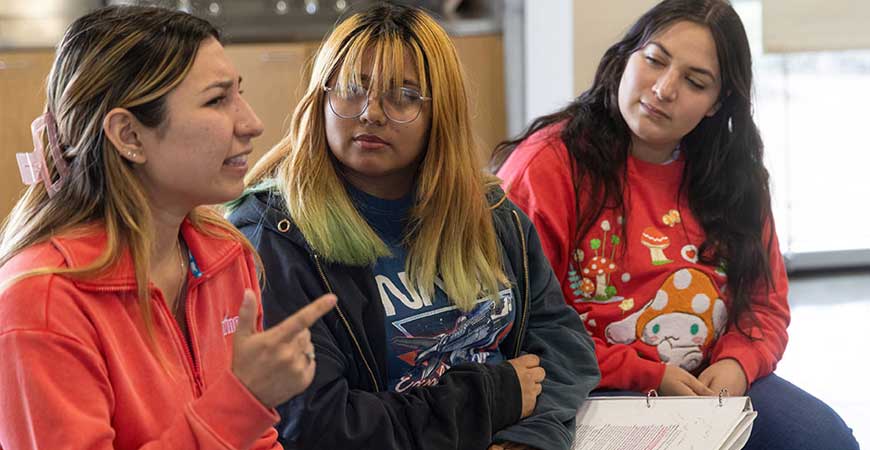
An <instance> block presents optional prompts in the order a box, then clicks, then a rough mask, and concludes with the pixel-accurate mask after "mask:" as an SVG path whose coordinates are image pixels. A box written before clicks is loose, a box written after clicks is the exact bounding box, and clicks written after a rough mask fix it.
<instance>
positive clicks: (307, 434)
mask: <svg viewBox="0 0 870 450" xmlns="http://www.w3.org/2000/svg"><path fill="white" fill-rule="evenodd" d="M241 230H242V232H243V233H244V234H245V235H247V236H248V238H249V239H250V240H251V241H252V243H253V244H254V246H255V247H256V248H257V250H258V251H259V253H260V255H261V258H262V260H263V265H264V271H265V285H264V288H263V309H264V315H265V319H266V325H267V327H268V326H271V325H274V324H275V323H278V322H280V321H281V320H282V319H283V318H285V317H287V316H288V315H289V314H291V313H293V312H294V311H296V310H298V309H299V308H301V307H302V306H304V305H305V304H306V303H307V302H309V301H312V300H313V299H315V298H317V297H319V296H320V295H322V294H323V293H325V288H324V286H323V282H322V281H321V278H320V275H319V273H317V269H316V267H314V266H313V265H312V262H311V259H310V257H309V255H308V254H306V252H305V251H304V250H302V249H300V248H299V247H297V246H295V245H293V244H292V243H290V242H289V241H288V240H287V239H285V238H284V237H283V236H280V235H278V233H277V232H274V231H272V230H269V229H264V228H262V227H260V226H256V225H249V226H243V227H241ZM339 295H340V294H339ZM341 305H342V299H341V298H339V307H341ZM346 309H347V308H346ZM344 319H347V318H346V317H345V318H342V317H341V316H340V315H339V314H338V311H337V310H336V311H333V312H331V313H329V314H327V316H325V317H324V319H323V320H320V321H318V322H317V323H316V324H315V325H314V326H313V327H312V328H311V334H312V342H313V343H314V347H315V351H316V353H317V360H316V361H317V370H316V372H315V376H314V381H313V382H312V385H311V386H310V387H309V388H308V390H307V391H306V392H305V393H304V394H302V395H303V396H304V401H302V402H300V401H298V400H297V401H290V402H288V403H285V404H284V405H281V406H280V407H279V408H278V411H279V413H280V414H281V416H282V420H281V423H280V424H279V426H278V430H279V433H281V434H282V435H283V438H284V444H285V446H287V447H288V448H303V449H378V450H389V449H396V450H399V449H401V450H407V449H438V450H441V449H463V450H464V449H486V448H487V446H488V445H489V444H490V443H491V442H492V435H493V433H494V432H496V431H498V430H500V429H502V428H504V427H506V426H508V425H510V424H512V423H515V422H516V421H517V420H518V419H519V417H520V413H521V409H522V398H521V396H520V387H519V381H518V379H517V376H516V372H515V371H514V369H513V367H512V366H511V365H510V364H509V363H507V362H505V363H502V364H500V365H497V366H488V365H484V364H463V365H459V366H456V367H454V368H452V369H451V370H449V371H448V372H447V373H445V374H444V375H443V376H442V377H441V379H440V380H439V382H438V384H437V385H435V386H429V387H418V388H413V389H410V390H408V391H405V392H403V393H401V394H397V393H393V392H371V391H369V390H365V389H360V388H357V387H355V386H353V385H352V384H351V382H350V381H349V380H352V379H360V378H359V376H357V375H359V374H358V373H357V372H356V371H357V370H359V369H358V367H359V366H358V365H357V364H356V361H355V360H354V358H357V356H356V355H357V354H358V353H357V352H356V351H355V350H354V347H353V346H354V345H355V344H354V343H353V341H352V339H351V337H350V336H349V335H348V332H347V330H346V328H345V326H344V325H343V323H342V321H343V320H344ZM359 344H360V345H362V346H366V345H367V343H365V342H360V343H359ZM276 376H278V375H277V374H276ZM365 376H368V375H365ZM507 393H510V394H507ZM297 399H298V397H297ZM300 405H304V406H300ZM288 438H289V439H288Z"/></svg>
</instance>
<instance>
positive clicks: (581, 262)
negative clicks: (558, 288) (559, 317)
mask: <svg viewBox="0 0 870 450" xmlns="http://www.w3.org/2000/svg"><path fill="white" fill-rule="evenodd" d="M617 223H618V224H620V226H621V225H622V223H623V221H622V217H621V216H620V217H617ZM598 226H599V228H601V231H602V234H601V235H600V236H601V237H600V238H599V237H595V238H592V239H590V240H589V249H590V250H591V251H592V254H591V255H588V256H590V257H591V258H590V259H589V260H588V261H587V260H586V256H587V255H586V253H585V252H584V251H583V250H581V249H576V250H574V253H573V254H572V260H571V261H569V262H568V282H569V283H570V287H571V294H573V301H574V303H580V302H589V301H594V302H597V303H613V302H619V301H622V300H623V297H620V296H618V295H617V294H618V292H617V289H616V286H614V285H613V280H612V277H614V276H617V275H619V274H620V273H621V275H620V276H619V280H621V281H622V282H623V283H627V282H628V281H629V280H630V279H631V274H629V273H628V272H621V270H622V269H621V267H619V265H618V264H617V263H616V261H615V258H616V253H617V249H618V248H619V246H620V245H622V239H621V238H620V237H619V235H618V234H617V233H616V232H613V233H612V234H610V235H609V236H608V233H610V232H611V231H612V227H611V225H610V221H609V220H602V221H601V223H599V225H598ZM608 246H609V248H608Z"/></svg>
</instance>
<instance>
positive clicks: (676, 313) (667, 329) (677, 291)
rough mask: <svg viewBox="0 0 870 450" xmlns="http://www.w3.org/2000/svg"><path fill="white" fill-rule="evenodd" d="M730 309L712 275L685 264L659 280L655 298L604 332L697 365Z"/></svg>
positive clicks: (665, 358) (673, 361)
mask: <svg viewBox="0 0 870 450" xmlns="http://www.w3.org/2000/svg"><path fill="white" fill-rule="evenodd" d="M727 318H728V312H727V309H726V307H725V302H724V301H722V299H720V298H719V294H718V292H717V291H716V287H715V285H714V284H713V282H712V280H710V278H709V277H708V276H707V275H706V274H704V273H703V272H701V271H699V270H696V269H681V270H679V271H677V272H675V273H673V274H671V275H670V276H669V277H668V278H667V279H666V280H665V282H664V283H663V284H662V285H661V287H660V288H659V290H658V292H657V293H656V296H655V298H653V299H652V300H650V302H649V303H647V304H646V305H645V306H644V307H643V308H641V309H640V310H638V311H636V312H635V313H633V314H631V315H629V316H628V317H626V318H625V319H622V320H620V321H617V322H613V323H611V324H610V325H608V326H607V328H605V331H604V334H605V336H606V337H607V341H608V342H610V343H611V344H631V343H632V342H634V341H636V340H640V341H641V342H643V343H646V344H648V345H652V346H654V347H656V349H657V350H658V354H659V358H660V359H661V360H662V362H664V363H667V364H670V365H674V366H679V367H682V368H683V369H685V370H689V371H691V370H694V369H697V368H698V366H700V365H701V363H702V362H703V360H704V349H706V348H707V347H709V346H710V344H711V343H712V342H713V341H714V339H716V338H717V337H718V336H719V335H720V334H722V331H723V330H724V328H725V322H726V320H727Z"/></svg>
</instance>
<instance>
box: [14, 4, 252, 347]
mask: <svg viewBox="0 0 870 450" xmlns="http://www.w3.org/2000/svg"><path fill="white" fill-rule="evenodd" d="M208 38H215V39H218V38H219V34H218V32H217V30H216V29H215V28H214V27H212V26H211V25H210V24H209V23H208V22H206V21H204V20H202V19H198V18H196V17H194V16H191V15H189V14H185V13H181V12H176V11H172V10H168V9H163V8H153V7H138V6H113V7H107V8H102V9H99V10H97V11H94V12H92V13H90V14H87V15H85V16H83V17H81V18H79V19H78V20H76V21H75V22H74V23H73V24H72V25H70V27H69V29H67V31H66V33H65V35H64V37H63V39H62V40H61V42H60V44H59V45H58V49H57V54H56V57H55V60H54V64H53V66H52V68H51V73H50V74H49V77H48V83H47V100H46V106H45V110H46V111H47V112H50V113H51V114H52V115H53V116H54V117H55V119H56V123H57V131H58V144H59V145H58V147H60V151H61V153H60V154H61V155H62V158H63V160H64V161H63V162H61V163H60V164H58V161H55V160H54V159H53V156H52V153H51V152H50V151H48V150H47V149H48V145H46V146H45V147H46V150H45V151H44V157H45V160H46V164H47V166H48V169H49V173H50V176H51V179H52V180H54V181H55V182H57V181H60V184H61V186H60V189H59V190H58V191H57V192H56V193H55V194H54V195H49V192H48V191H47V190H46V187H45V185H43V184H42V183H38V184H34V185H32V186H31V187H30V188H28V189H27V191H26V192H25V193H24V195H23V196H22V198H21V199H20V200H19V201H18V203H17V204H16V205H15V207H14V209H13V210H12V213H11V214H10V215H9V216H8V217H7V218H6V220H5V221H4V223H3V227H2V230H0V266H2V265H3V264H5V263H6V262H7V261H9V260H10V259H11V258H12V257H14V256H15V255H16V254H18V253H19V252H21V251H22V250H24V249H25V248H27V247H29V246H32V245H34V244H38V243H40V242H44V241H46V240H48V239H50V238H51V237H52V236H53V235H58V234H65V233H72V232H74V231H76V230H80V229H82V228H83V227H87V226H89V225H93V224H99V225H102V226H103V227H104V228H105V232H106V237H107V241H106V242H107V243H106V248H105V250H104V251H103V253H102V254H101V255H100V257H98V258H97V259H96V260H95V261H93V262H92V263H91V264H89V265H87V266H85V267H81V268H75V269H72V268H51V267H46V268H37V269H35V270H31V271H29V272H26V273H23V274H21V275H19V276H16V277H15V278H13V279H12V280H4V283H3V285H2V286H0V289H2V288H5V287H7V286H9V285H10V284H12V283H14V282H16V281H18V280H21V279H22V278H25V277H29V276H34V275H43V274H60V275H63V276H65V277H70V278H76V279H82V278H92V277H95V276H98V275H100V274H101V273H104V272H105V271H106V270H107V269H109V268H111V267H112V266H113V265H114V264H116V263H117V262H118V261H119V260H120V258H121V256H122V255H123V254H124V253H125V252H129V253H130V256H131V258H132V261H133V265H134V270H135V277H136V283H137V297H138V302H139V307H140V310H141V312H142V317H143V318H144V321H145V327H146V330H147V332H148V336H149V338H150V339H149V342H150V344H151V345H152V346H153V345H154V327H153V318H152V315H151V306H150V301H149V292H148V280H149V273H150V267H149V261H150V255H151V245H152V243H153V241H154V236H153V226H152V217H151V210H150V208H149V207H148V204H149V200H148V198H147V197H146V195H145V191H144V190H143V186H142V185H141V183H140V182H139V181H138V180H139V178H138V177H136V176H134V174H133V170H132V167H131V163H130V162H129V161H127V160H126V159H124V158H122V157H121V156H120V155H119V153H118V151H117V150H116V149H115V148H114V146H113V145H112V143H111V142H110V141H109V140H108V139H106V137H105V136H104V134H103V119H104V117H105V116H106V114H107V113H108V112H109V111H110V110H112V109H113V108H126V109H127V110H129V111H130V112H131V113H132V114H133V115H134V116H135V117H136V118H137V119H138V120H139V121H140V122H142V123H143V124H144V125H145V126H148V127H161V126H164V125H165V119H166V115H167V114H166V101H165V100H166V96H167V94H168V93H169V92H170V91H172V90H173V89H174V88H175V87H176V86H177V85H178V84H179V83H181V81H182V80H183V79H184V78H185V77H186V76H187V73H188V71H189V70H190V67H191V65H192V64H193V61H194V57H195V56H196V53H197V51H198V50H199V46H200V44H201V43H202V42H203V41H204V40H206V39H208ZM42 139H43V141H46V140H47V137H46V136H42ZM60 165H64V166H67V167H68V170H69V173H68V174H65V175H64V176H63V177H61V174H60V173H59V172H60V171H59V170H58V167H59V166H60ZM188 217H189V219H190V220H191V223H193V224H194V226H195V227H197V228H198V229H200V230H202V231H204V232H206V233H208V234H211V235H214V236H219V237H223V238H228V239H232V240H236V241H238V242H241V243H242V244H243V245H245V246H246V247H247V248H249V249H251V251H253V248H252V247H251V246H250V243H248V242H247V240H246V239H245V238H244V236H243V235H242V234H241V233H239V232H238V231H237V230H235V228H233V227H232V226H231V225H230V224H229V223H228V222H226V221H225V220H224V219H223V218H222V217H221V216H220V215H219V214H218V213H217V212H215V211H213V210H211V209H210V208H208V207H198V208H196V209H194V210H193V211H192V212H191V213H190V214H189V216H188ZM215 230H217V231H215Z"/></svg>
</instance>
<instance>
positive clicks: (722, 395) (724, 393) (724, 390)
mask: <svg viewBox="0 0 870 450" xmlns="http://www.w3.org/2000/svg"><path fill="white" fill-rule="evenodd" d="M727 396H728V388H722V389H719V407H720V408H721V407H722V406H724V405H725V397H727Z"/></svg>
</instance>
